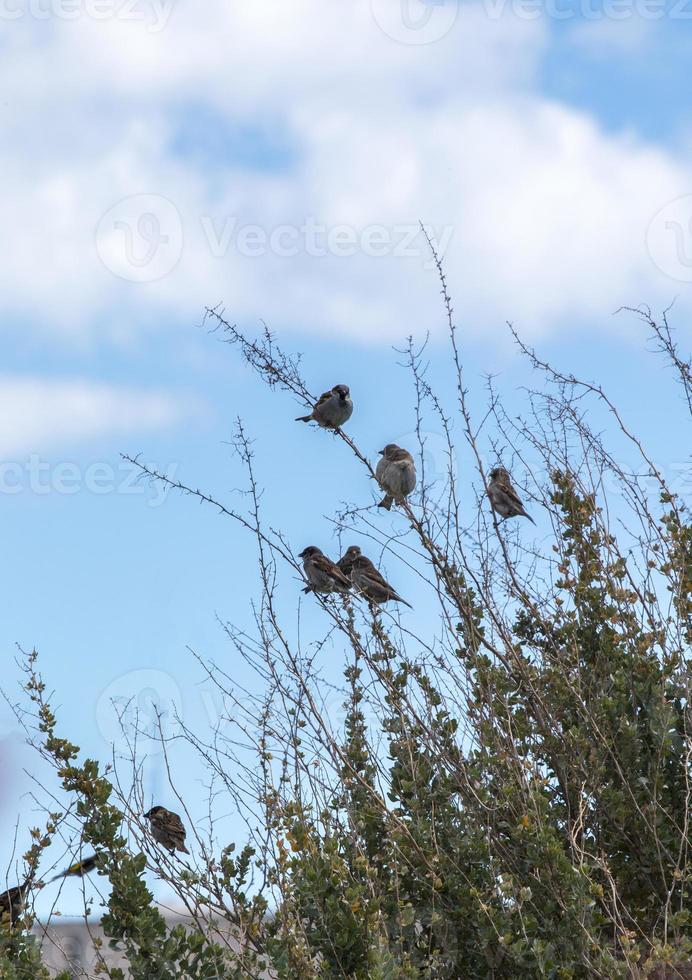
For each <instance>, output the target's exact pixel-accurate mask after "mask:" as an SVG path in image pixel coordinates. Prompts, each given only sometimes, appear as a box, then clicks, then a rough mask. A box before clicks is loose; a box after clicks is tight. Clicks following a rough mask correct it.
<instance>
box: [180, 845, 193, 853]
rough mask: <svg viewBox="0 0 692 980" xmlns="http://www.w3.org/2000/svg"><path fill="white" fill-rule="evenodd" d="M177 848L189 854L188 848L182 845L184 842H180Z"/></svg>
mask: <svg viewBox="0 0 692 980" xmlns="http://www.w3.org/2000/svg"><path fill="white" fill-rule="evenodd" d="M178 850H179V851H182V852H183V854H189V853H190V852H189V851H188V849H187V848H186V847H185V845H184V844H180V845H179V846H178Z"/></svg>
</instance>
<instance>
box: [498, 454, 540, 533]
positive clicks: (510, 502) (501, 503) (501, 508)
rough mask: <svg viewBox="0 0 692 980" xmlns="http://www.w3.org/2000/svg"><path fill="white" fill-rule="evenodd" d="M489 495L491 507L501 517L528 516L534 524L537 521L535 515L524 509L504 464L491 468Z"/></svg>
mask: <svg viewBox="0 0 692 980" xmlns="http://www.w3.org/2000/svg"><path fill="white" fill-rule="evenodd" d="M488 497H489V498H490V505H491V507H492V508H493V510H494V511H496V512H497V513H498V514H499V515H500V517H504V518H505V519H506V518H508V517H528V519H529V520H530V521H531V523H532V524H535V523H536V522H535V521H534V519H533V517H530V516H529V515H528V514H527V513H526V511H525V510H524V505H523V504H522V502H521V500H520V499H519V495H518V494H517V491H516V490H515V489H514V487H513V486H512V481H511V480H510V478H509V473H508V472H507V470H506V469H505V468H504V467H503V466H498V467H496V468H495V469H494V470H491V473H490V483H489V484H488Z"/></svg>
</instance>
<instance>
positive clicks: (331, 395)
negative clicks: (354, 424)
mask: <svg viewBox="0 0 692 980" xmlns="http://www.w3.org/2000/svg"><path fill="white" fill-rule="evenodd" d="M352 412H353V402H352V401H351V393H350V391H349V388H348V385H334V387H333V388H332V390H331V391H325V393H324V394H323V395H320V397H319V398H318V399H317V403H316V404H315V407H314V408H313V410H312V412H311V413H310V414H309V415H299V416H298V418H297V419H296V422H317V424H318V425H321V426H322V428H323V429H338V428H339V426H340V425H343V424H344V422H348V420H349V419H350V418H351V414H352Z"/></svg>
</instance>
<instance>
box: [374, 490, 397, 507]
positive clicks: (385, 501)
mask: <svg viewBox="0 0 692 980" xmlns="http://www.w3.org/2000/svg"><path fill="white" fill-rule="evenodd" d="M393 500H394V498H393V497H390V496H389V494H388V495H387V496H386V497H383V498H382V500H380V502H379V504H378V505H377V506H378V507H384V509H385V510H391V509H392V503H393Z"/></svg>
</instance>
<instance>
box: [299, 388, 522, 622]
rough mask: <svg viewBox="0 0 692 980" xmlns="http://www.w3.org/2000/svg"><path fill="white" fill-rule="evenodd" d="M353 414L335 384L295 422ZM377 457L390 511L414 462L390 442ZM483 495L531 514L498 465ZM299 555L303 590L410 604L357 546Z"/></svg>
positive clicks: (336, 423)
mask: <svg viewBox="0 0 692 980" xmlns="http://www.w3.org/2000/svg"><path fill="white" fill-rule="evenodd" d="M352 414H353V402H352V400H351V392H350V390H349V387H348V385H334V387H333V388H332V389H331V390H330V391H325V392H324V394H323V395H320V397H319V398H318V399H317V402H316V403H315V405H314V407H313V409H312V412H310V414H309V415H300V416H298V418H297V419H296V422H317V424H318V425H319V426H321V427H322V428H323V429H334V430H335V429H339V428H340V427H341V426H342V425H343V424H344V423H345V422H348V420H349V419H350V418H351V415H352ZM379 454H380V456H381V457H382V458H381V459H380V461H379V462H378V464H377V468H376V470H375V479H376V480H377V482H378V483H379V485H380V487H381V489H382V490H383V491H384V497H383V498H382V500H381V501H380V502H379V504H378V505H377V506H378V507H384V508H385V510H391V507H392V504H394V503H396V504H401V503H403V501H404V500H406V498H407V497H408V496H409V495H410V494H411V493H412V492H413V490H414V489H415V487H416V479H417V477H416V466H415V463H414V461H413V456H412V455H411V453H410V452H408V450H406V449H402V448H401V446H397V445H395V444H394V443H393V442H392V443H389V445H387V446H385V447H384V449H381V450H380V453H379ZM487 492H488V499H489V500H490V505H491V507H492V508H493V510H494V511H495V512H496V513H497V514H499V516H500V517H501V518H503V519H506V518H508V517H526V518H528V520H530V521H531V523H532V524H534V523H535V521H534V520H533V518H532V517H530V516H529V515H528V514H527V513H526V510H525V509H524V505H523V503H522V502H521V500H520V498H519V495H518V494H517V492H516V490H515V489H514V487H513V486H512V481H511V479H510V476H509V473H508V472H507V470H506V469H505V468H504V467H503V466H497V467H496V468H495V469H494V470H492V471H491V473H490V481H489V483H488V488H487ZM298 557H299V558H302V559H303V571H304V573H305V578H306V579H307V581H308V585H307V587H306V588H305V589H303V592H319V593H321V594H322V595H329V594H330V593H333V592H336V593H341V594H345V593H347V592H350V591H351V589H355V591H356V593H357V594H358V595H360V596H362V597H363V598H365V599H366V600H367V601H368V603H370V604H371V605H377V606H379V605H382V603H385V602H390V601H394V602H401V603H403V604H404V605H405V606H408V607H409V609H410V608H411V605H410V603H408V602H406V600H405V599H402V598H401V596H400V595H398V594H397V592H396V591H395V590H394V588H392V586H391V585H390V584H389V583H388V582H387V581H386V579H385V578H384V577H383V576H382V574H381V573H380V572H379V571H378V569H377V568H376V567H375V565H374V564H373V563H372V562H371V561H370V559H369V558H367V557H366V556H365V555H364V554H362V552H361V550H360V548H359V547H358V546H357V545H352V546H351V547H350V548H349V549H348V550H347V551H346V554H345V555H344V556H343V558H340V559H339V561H337V562H333V561H332V560H331V559H330V558H328V557H327V556H326V555H325V554H324V553H323V552H322V551H321V550H320V549H319V548H317V547H315V545H309V546H308V547H307V548H305V549H304V550H303V551H301V553H300V554H299V555H298Z"/></svg>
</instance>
